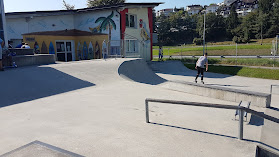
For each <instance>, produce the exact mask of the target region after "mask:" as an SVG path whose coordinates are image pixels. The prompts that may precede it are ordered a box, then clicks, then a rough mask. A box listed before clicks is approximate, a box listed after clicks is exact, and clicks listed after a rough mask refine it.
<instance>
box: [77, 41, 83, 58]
mask: <svg viewBox="0 0 279 157" xmlns="http://www.w3.org/2000/svg"><path fill="white" fill-rule="evenodd" d="M81 52H82V46H81V44H80V42H78V45H77V55H78V60H82V53H81Z"/></svg>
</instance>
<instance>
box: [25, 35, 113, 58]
mask: <svg viewBox="0 0 279 157" xmlns="http://www.w3.org/2000/svg"><path fill="white" fill-rule="evenodd" d="M26 38H34V39H35V41H37V43H38V45H39V47H40V48H39V49H40V50H41V48H42V44H43V42H45V44H46V45H47V49H49V44H50V42H52V43H53V46H54V50H55V52H56V44H55V43H56V41H58V40H72V41H74V42H75V54H76V57H75V58H76V60H77V58H78V56H77V47H78V42H80V44H81V45H82V46H83V44H84V42H86V44H87V47H88V46H89V43H90V42H92V45H93V47H94V51H95V43H96V41H97V42H98V43H99V46H100V51H101V52H102V43H103V41H104V40H107V39H108V35H94V36H77V37H76V36H50V35H23V41H24V42H26V43H28V44H29V46H30V47H31V48H32V49H34V44H35V41H32V42H30V41H26Z"/></svg>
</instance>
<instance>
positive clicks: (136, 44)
mask: <svg viewBox="0 0 279 157" xmlns="http://www.w3.org/2000/svg"><path fill="white" fill-rule="evenodd" d="M160 4H161V3H123V4H118V5H111V6H102V7H94V8H84V9H76V10H57V11H34V12H13V13H6V21H7V37H8V40H10V41H13V44H14V45H17V44H19V43H21V42H22V41H24V42H27V43H29V45H30V46H31V48H33V49H34V51H35V52H36V53H42V54H54V55H55V56H56V59H57V60H58V61H76V60H87V59H99V58H102V57H103V56H104V55H108V56H110V57H117V56H118V57H120V56H121V57H141V58H144V59H146V60H151V59H152V44H153V40H152V39H153V14H152V10H153V8H154V7H156V6H158V5H160Z"/></svg>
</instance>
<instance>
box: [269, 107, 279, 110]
mask: <svg viewBox="0 0 279 157" xmlns="http://www.w3.org/2000/svg"><path fill="white" fill-rule="evenodd" d="M268 109H271V110H274V111H279V108H276V107H269V108H268Z"/></svg>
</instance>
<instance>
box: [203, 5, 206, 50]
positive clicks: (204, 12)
mask: <svg viewBox="0 0 279 157" xmlns="http://www.w3.org/2000/svg"><path fill="white" fill-rule="evenodd" d="M203 14H204V20H203V21H204V23H203V55H204V50H205V18H206V16H205V15H206V11H205V10H204V11H203Z"/></svg>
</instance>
